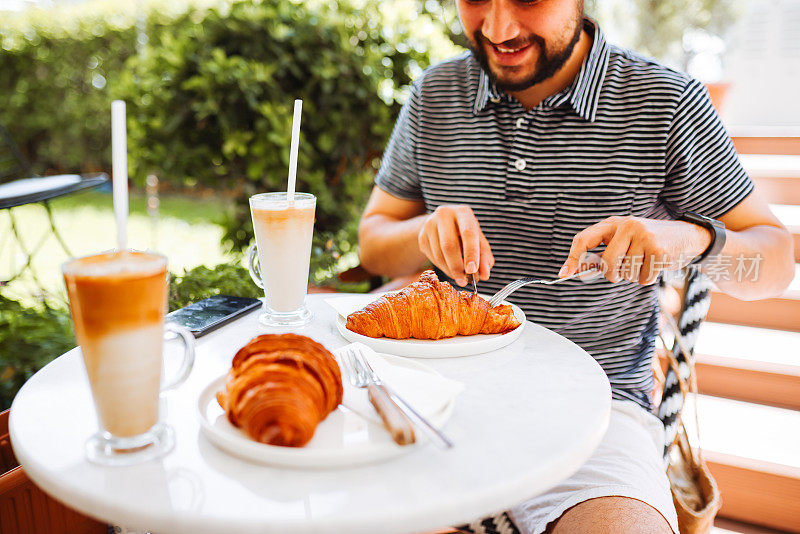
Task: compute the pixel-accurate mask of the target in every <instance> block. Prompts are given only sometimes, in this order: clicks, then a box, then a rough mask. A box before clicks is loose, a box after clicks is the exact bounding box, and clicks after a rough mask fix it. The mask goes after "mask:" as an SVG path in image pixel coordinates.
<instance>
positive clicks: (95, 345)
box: [63, 251, 167, 438]
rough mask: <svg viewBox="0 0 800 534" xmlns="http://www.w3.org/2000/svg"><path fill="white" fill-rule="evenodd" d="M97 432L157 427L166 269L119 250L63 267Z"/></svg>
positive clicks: (125, 434) (153, 259) (152, 258)
mask: <svg viewBox="0 0 800 534" xmlns="http://www.w3.org/2000/svg"><path fill="white" fill-rule="evenodd" d="M63 273H64V282H65V283H66V287H67V293H68V295H69V301H70V308H71V310H72V320H73V322H74V325H75V335H76V337H77V340H78V343H79V344H80V346H81V352H82V353H83V361H84V364H85V366H86V372H87V375H88V377H89V384H90V386H91V389H92V395H93V397H94V402H95V406H96V408H97V415H98V418H99V423H100V427H101V429H102V430H103V431H105V432H107V433H110V434H111V435H112V436H114V437H117V438H129V437H133V436H138V435H140V434H144V433H146V432H148V431H149V430H150V429H151V428H152V427H153V426H154V425H155V424H156V423H157V422H158V402H159V388H160V382H161V367H162V345H163V339H164V314H165V313H166V308H167V262H166V258H164V257H163V256H160V255H157V254H149V253H143V252H132V251H121V252H112V253H107V254H98V255H96V256H90V257H86V258H80V259H77V260H73V261H71V262H68V263H67V264H65V265H64V266H63Z"/></svg>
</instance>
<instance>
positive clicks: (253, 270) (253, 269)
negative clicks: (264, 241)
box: [247, 243, 264, 289]
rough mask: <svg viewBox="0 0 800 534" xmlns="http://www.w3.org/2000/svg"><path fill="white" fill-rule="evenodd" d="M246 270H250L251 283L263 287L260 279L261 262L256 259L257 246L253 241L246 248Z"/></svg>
mask: <svg viewBox="0 0 800 534" xmlns="http://www.w3.org/2000/svg"><path fill="white" fill-rule="evenodd" d="M247 270H248V271H250V278H252V279H253V283H254V284H255V285H257V286H258V287H260V288H261V289H264V282H262V280H261V263H260V262H259V261H258V246H256V244H255V243H253V244H252V245H250V247H249V248H248V249H247Z"/></svg>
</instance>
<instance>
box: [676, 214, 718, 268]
mask: <svg viewBox="0 0 800 534" xmlns="http://www.w3.org/2000/svg"><path fill="white" fill-rule="evenodd" d="M679 219H680V220H682V221H686V222H690V223H693V224H696V225H698V226H702V227H703V228H706V229H707V230H708V231H709V232H711V244H709V245H708V247H707V248H706V249H705V250H704V251H703V253H702V254H700V255H699V256H697V257H696V258H694V259H693V260H692V261H691V262H689V265H695V264H698V263H700V262H702V261H704V260H706V259H707V258H709V257H710V256H716V255H717V254H719V253H720V252H722V248H723V247H724V246H725V240H726V237H727V236H726V235H725V224H724V223H723V222H722V221H718V220H716V219H712V218H710V217H706V216H705V215H700V214H699V213H695V212H693V211H685V212H683V215H681V216H680V218H679Z"/></svg>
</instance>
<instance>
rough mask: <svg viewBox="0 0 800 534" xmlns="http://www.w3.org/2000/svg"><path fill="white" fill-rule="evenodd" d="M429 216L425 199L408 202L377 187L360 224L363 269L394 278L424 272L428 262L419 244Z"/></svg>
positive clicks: (359, 239)
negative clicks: (426, 211) (418, 237)
mask: <svg viewBox="0 0 800 534" xmlns="http://www.w3.org/2000/svg"><path fill="white" fill-rule="evenodd" d="M426 217H427V214H426V213H425V203H424V202H422V201H421V200H405V199H402V198H398V197H395V196H392V195H390V194H389V193H387V192H385V191H384V190H382V189H380V188H379V187H374V188H373V189H372V194H371V195H370V197H369V201H368V202H367V207H366V208H364V214H363V215H362V216H361V222H360V223H359V225H358V244H359V247H360V257H361V265H362V267H364V268H365V269H366V270H368V271H369V272H371V273H375V274H380V275H383V276H389V277H392V278H395V277H398V276H405V275H408V274H412V273H414V272H416V271H418V270H420V269H421V268H422V266H423V265H425V263H426V262H427V261H428V258H427V257H425V255H424V254H423V253H422V251H420V249H419V245H418V244H417V236H418V235H419V231H420V228H422V225H423V223H424V222H425V218H426Z"/></svg>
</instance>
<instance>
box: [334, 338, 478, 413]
mask: <svg viewBox="0 0 800 534" xmlns="http://www.w3.org/2000/svg"><path fill="white" fill-rule="evenodd" d="M351 347H359V348H360V349H361V351H362V353H363V354H364V356H365V357H366V359H367V361H369V364H370V366H372V369H373V370H374V371H375V374H377V375H378V376H379V377H380V378H381V380H382V381H383V382H384V383H385V384H386V385H388V386H389V387H391V388H392V389H393V390H394V391H395V392H396V393H397V394H398V395H400V396H401V397H403V399H405V401H406V402H408V403H409V404H410V405H411V406H413V407H414V409H416V410H417V411H418V412H419V413H421V414H422V415H424V416H425V417H431V416H433V415H435V414H437V413H439V412H440V411H441V410H442V409H444V408H445V407H446V406H447V405H448V404H449V403H450V402H452V401H453V400H454V399H455V398H456V396H457V395H458V394H459V393H461V392H462V391H463V390H464V384H462V383H461V382H458V381H456V380H451V379H449V378H445V377H443V376H441V375H440V374H438V373H437V372H436V371H434V370H433V369H431V368H429V367H427V366H425V367H426V368H427V369H428V370H424V369H422V368H421V367H420V366H421V365H423V364H420V363H419V362H416V361H415V360H409V359H406V358H403V357H401V356H389V355H385V354H378V353H376V352H375V351H374V350H372V349H371V348H369V347H367V346H366V345H363V344H361V343H352V344H350V345H347V346H345V347H342V348H341V349H338V350H336V351H334V353H333V354H334V355H335V356H336V360H337V361H338V362H339V367H340V368H341V370H342V382H343V383H344V400H343V401H342V404H344V405H345V406H346V407H347V408H349V409H350V410H352V411H354V412H356V413H357V414H359V415H361V416H362V417H365V418H366V419H369V420H371V421H374V422H376V423H378V424H381V418H380V416H379V415H378V413H377V412H376V411H375V408H373V407H372V404H371V403H370V402H369V397H368V396H367V388H356V387H353V386H351V385H350V380H349V374H348V369H349V368H348V367H347V363H346V360H345V363H344V364H343V358H342V356H343V355H344V353H345V352H346V350H347V349H348V348H351Z"/></svg>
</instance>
